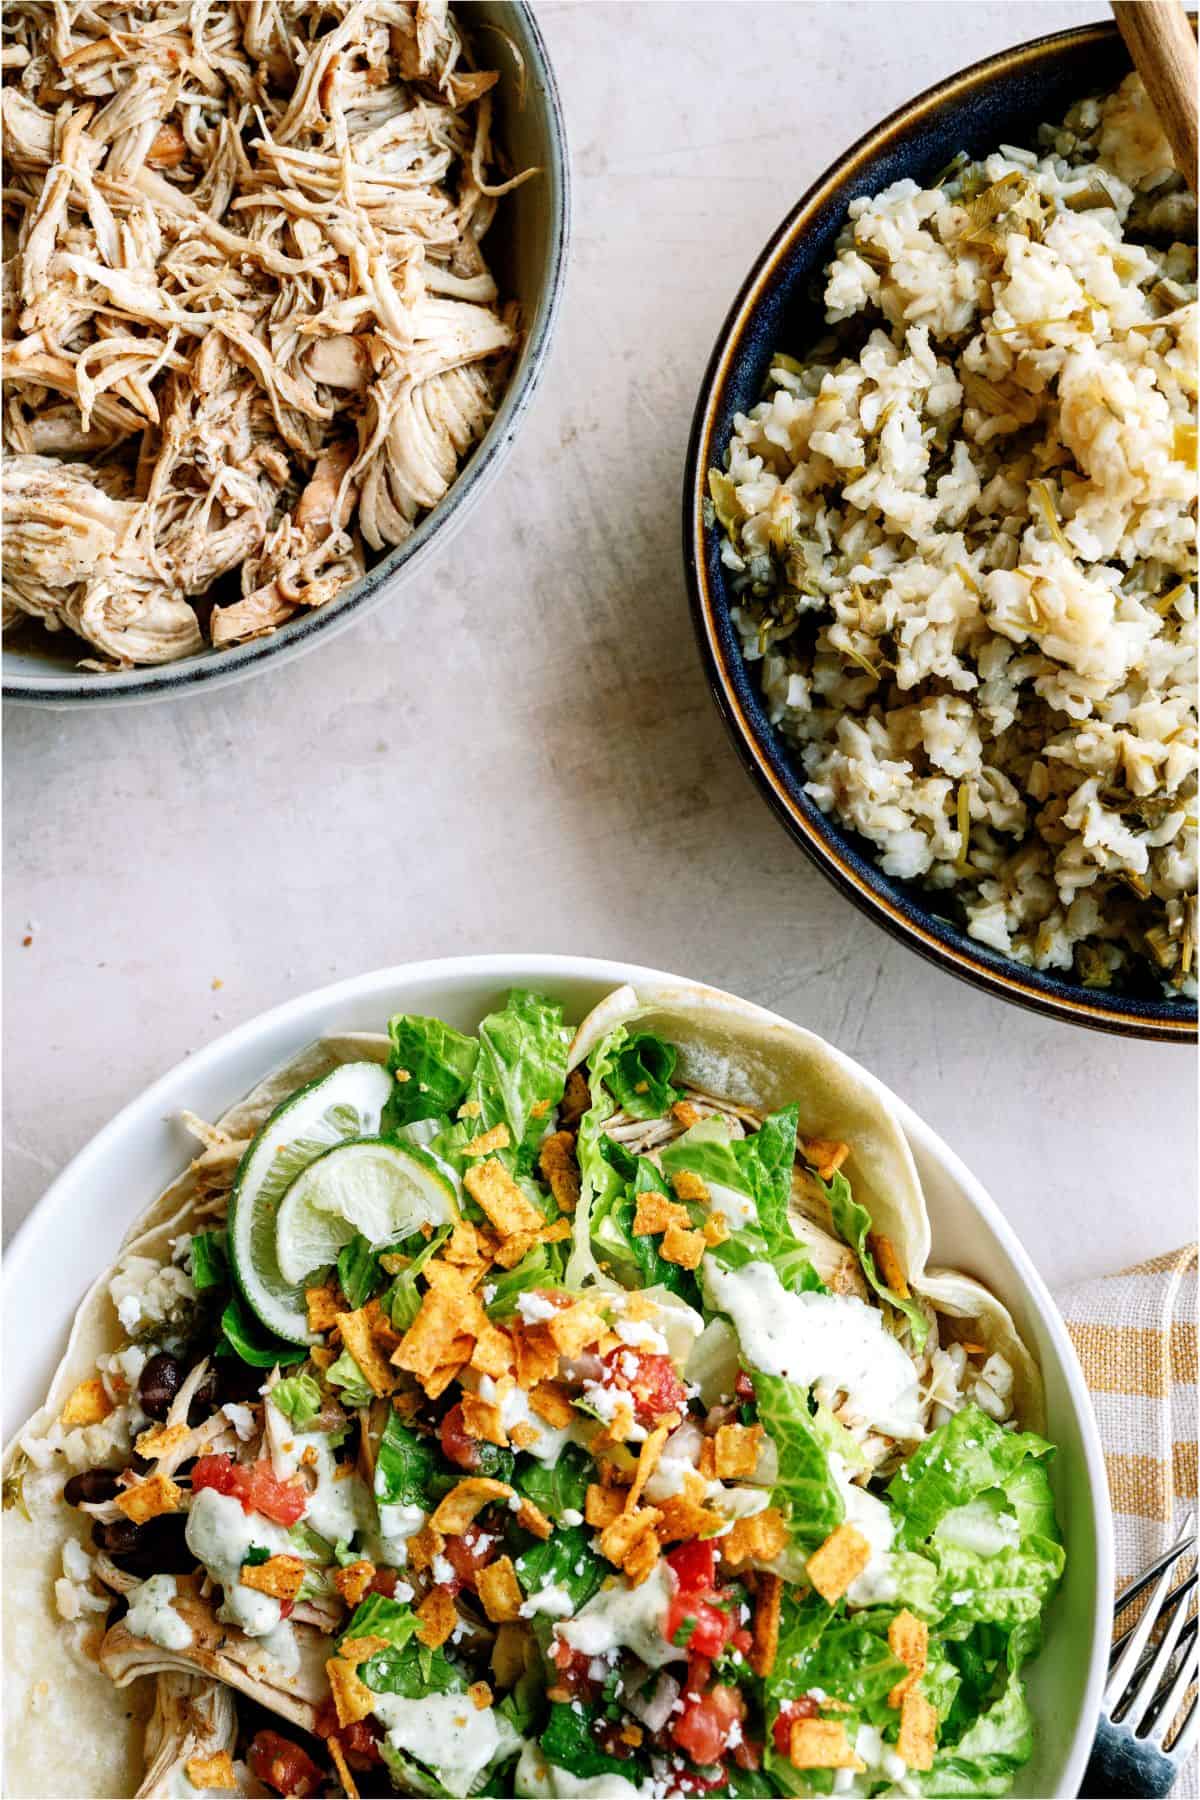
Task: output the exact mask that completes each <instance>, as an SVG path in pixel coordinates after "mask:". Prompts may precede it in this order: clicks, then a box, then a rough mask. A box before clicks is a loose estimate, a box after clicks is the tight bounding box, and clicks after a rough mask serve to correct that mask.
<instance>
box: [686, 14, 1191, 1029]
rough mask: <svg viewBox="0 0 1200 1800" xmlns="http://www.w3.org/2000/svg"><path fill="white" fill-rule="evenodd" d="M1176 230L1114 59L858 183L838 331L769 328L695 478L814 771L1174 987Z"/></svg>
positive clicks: (1183, 900)
mask: <svg viewBox="0 0 1200 1800" xmlns="http://www.w3.org/2000/svg"><path fill="white" fill-rule="evenodd" d="M1035 48H1036V47H1035ZM1194 240H1195V209H1194V203H1193V201H1192V199H1191V196H1190V195H1189V194H1188V193H1187V190H1186V188H1185V185H1184V183H1183V181H1182V180H1181V178H1180V177H1179V176H1178V175H1177V174H1176V173H1175V171H1174V169H1173V167H1172V164H1171V159H1170V154H1169V151H1168V148H1167V145H1166V142H1165V139H1164V138H1163V137H1162V135H1161V132H1160V131H1159V128H1158V125H1157V121H1156V119H1155V118H1154V115H1153V113H1152V110H1151V109H1150V106H1149V103H1148V101H1147V99H1146V96H1145V93H1144V91H1143V89H1142V87H1141V84H1140V82H1139V80H1138V79H1137V77H1136V76H1129V77H1128V78H1126V79H1125V80H1124V81H1122V82H1121V84H1120V85H1119V87H1117V88H1116V89H1115V91H1113V92H1110V93H1109V94H1107V95H1106V96H1105V97H1102V98H1099V99H1089V100H1084V101H1081V102H1078V103H1077V104H1075V105H1074V106H1073V107H1072V108H1071V109H1070V111H1069V112H1067V114H1066V117H1065V119H1063V121H1062V123H1060V124H1056V125H1051V126H1045V127H1043V128H1042V129H1041V131H1040V133H1039V134H1038V140H1037V148H1036V150H1023V149H1019V148H1014V147H1010V146H1003V145H1002V147H1000V148H997V149H996V150H995V151H994V152H993V153H991V154H989V155H987V156H985V157H984V158H982V159H981V160H979V161H968V160H967V159H966V158H965V157H959V158H958V159H956V162H955V163H954V164H952V165H951V167H950V168H949V169H948V170H947V171H946V172H945V173H944V175H943V176H942V178H941V179H940V180H937V181H936V182H934V183H932V184H931V185H928V186H922V185H921V184H919V183H918V182H917V181H914V180H911V179H903V180H899V181H895V182H893V183H892V185H890V186H889V187H887V188H885V189H884V190H883V191H882V192H880V193H878V194H876V195H875V196H874V197H862V198H859V199H856V200H854V201H853V202H852V203H851V205H850V208H849V216H848V218H847V219H846V221H845V223H844V225H843V228H842V230H841V232H840V235H839V236H838V238H837V241H836V245H835V248H834V254H833V257H832V260H831V261H829V262H828V264H827V267H826V269H825V272H824V279H823V296H822V299H823V311H824V316H825V321H826V324H827V327H828V330H829V335H828V336H827V337H826V338H825V339H824V340H823V341H821V342H820V343H818V344H816V345H815V346H813V347H812V348H810V349H809V350H808V353H807V354H806V355H804V356H803V357H802V358H799V359H798V358H797V357H794V356H792V355H788V354H785V353H784V346H782V345H779V346H777V348H776V352H775V354H774V356H773V359H772V361H771V363H770V369H769V377H768V380H767V384H766V390H765V393H764V394H763V397H762V399H761V401H760V402H759V404H757V405H755V406H753V407H750V408H748V409H747V410H745V411H739V412H737V413H736V414H735V416H734V420H733V430H732V435H731V438H730V441H729V444H728V449H727V452H726V454H725V456H724V458H723V459H720V461H721V462H722V463H723V466H712V467H710V468H709V470H708V490H709V496H710V497H709V501H708V504H707V506H706V515H707V522H708V524H709V526H710V528H711V530H712V531H714V532H716V533H717V534H719V537H720V556H721V562H722V564H723V569H724V578H725V584H726V588H727V591H730V592H731V593H732V598H733V610H732V617H733V620H734V623H735V625H736V628H737V632H738V634H739V639H740V647H741V651H742V654H743V655H744V657H745V658H746V659H747V660H748V661H749V662H751V663H752V664H754V665H756V670H755V673H756V674H757V676H758V677H759V678H760V681H761V687H762V690H763V694H764V696H765V700H766V705H767V712H768V716H769V719H770V722H771V724H772V725H773V726H774V727H775V728H776V730H777V731H778V732H779V733H780V734H781V735H782V738H783V740H784V742H785V744H786V745H787V747H788V750H789V753H790V754H791V756H792V758H793V759H794V760H795V761H796V762H798V763H799V765H800V768H801V771H802V775H803V781H804V787H805V792H806V793H807V795H808V796H809V797H810V799H811V800H812V801H813V802H815V805H816V806H817V807H818V808H819V809H820V810H821V812H822V813H823V814H825V815H828V816H829V817H830V818H831V819H833V820H835V821H836V822H837V823H838V824H839V825H840V826H841V827H842V828H843V829H845V830H848V831H850V832H853V833H856V834H857V835H858V837H859V839H860V840H865V841H866V843H867V845H868V846H869V847H870V851H871V854H872V857H873V860H874V862H875V863H876V866H877V867H878V868H879V869H881V870H882V872H883V874H884V875H885V876H887V877H889V878H892V879H894V880H896V881H898V882H914V883H918V884H920V886H921V888H922V889H923V891H924V896H925V899H924V903H925V904H926V905H927V906H929V907H930V909H931V910H932V911H933V912H934V913H935V914H944V915H949V916H950V917H951V918H952V920H953V922H954V923H955V924H957V925H958V926H959V927H961V928H962V929H964V930H965V933H966V935H967V936H968V937H969V938H970V939H972V940H974V942H975V943H976V944H978V945H982V946H986V947H988V948H989V949H991V950H993V951H996V952H999V953H1000V954H1001V955H1002V956H1004V957H1007V958H1012V959H1014V960H1015V961H1016V962H1018V963H1021V964H1024V965H1026V967H1029V968H1032V969H1034V970H1039V971H1066V972H1068V975H1067V979H1068V980H1072V981H1074V982H1075V983H1076V984H1078V985H1079V986H1081V987H1084V988H1089V989H1091V990H1093V991H1095V992H1097V993H1100V992H1102V991H1104V990H1110V991H1112V992H1114V993H1116V994H1119V993H1121V992H1123V991H1125V990H1132V991H1135V992H1136V991H1139V990H1140V991H1141V992H1146V991H1147V990H1149V991H1152V992H1153V991H1160V992H1166V993H1168V994H1170V995H1172V996H1175V997H1176V998H1182V997H1185V996H1190V995H1194V993H1195V951H1194V944H1195V931H1196V920H1195V886H1196V800H1195V790H1196V708H1195V678H1196V663H1195V634H1196V625H1195V617H1196V610H1195V601H1196V589H1195V570H1196V560H1195V500H1196V474H1195V471H1196V412H1195V402H1196V373H1195V370H1196V304H1195V293H1196V289H1195V273H1196V256H1195V249H1194ZM790 348H792V349H800V350H802V349H803V348H804V345H803V344H800V345H796V344H793V345H791V346H790ZM715 460H717V459H714V461H715Z"/></svg>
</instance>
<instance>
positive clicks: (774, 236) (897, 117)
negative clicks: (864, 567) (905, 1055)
mask: <svg viewBox="0 0 1200 1800" xmlns="http://www.w3.org/2000/svg"><path fill="white" fill-rule="evenodd" d="M1116 35H1117V27H1116V26H1115V24H1113V23H1112V22H1111V21H1107V22H1106V21H1095V22H1093V23H1091V24H1088V25H1080V26H1075V27H1073V28H1072V29H1070V30H1067V31H1058V32H1052V33H1050V34H1048V35H1046V36H1043V37H1039V38H1032V39H1030V40H1029V41H1028V42H1026V43H1023V44H1017V45H1014V46H1012V48H1010V49H1007V50H1001V51H998V52H996V53H994V54H993V55H991V56H988V57H984V58H982V59H981V60H980V61H978V62H975V63H971V64H969V65H968V66H967V67H966V68H963V69H959V70H957V71H955V72H954V73H952V74H950V75H948V76H946V77H945V78H944V79H943V80H941V81H938V82H935V83H934V84H933V85H932V86H931V87H928V88H926V89H924V90H923V91H922V92H921V93H919V94H916V95H914V96H913V98H912V99H911V100H908V101H906V102H905V103H904V104H903V105H902V106H899V107H897V108H896V109H895V111H893V112H891V113H889V114H888V115H887V117H886V118H884V119H881V120H880V122H879V123H878V124H877V125H875V126H872V127H871V129H870V130H868V131H866V132H864V133H863V134H862V136H861V137H859V138H857V139H856V140H855V142H854V143H852V144H851V145H849V146H848V148H847V149H846V150H845V151H843V152H842V154H841V155H840V156H838V157H837V158H835V160H834V161H833V162H832V163H831V164H829V166H828V167H827V168H826V169H824V170H823V171H822V173H821V174H820V175H819V176H818V177H817V179H816V180H815V181H814V182H813V183H812V184H811V186H810V187H809V188H808V189H806V191H805V192H804V193H803V194H802V195H801V197H800V199H799V200H798V201H797V202H796V204H795V205H794V206H793V207H792V208H791V209H790V210H789V212H788V213H787V215H786V217H785V218H784V219H783V220H782V221H781V223H780V224H779V225H778V226H777V227H776V229H775V230H774V231H773V232H772V233H771V236H770V237H769V239H768V240H767V243H766V245H765V247H764V248H763V250H762V251H761V252H760V254H759V255H758V256H757V257H756V258H755V261H754V263H753V265H752V267H751V269H750V271H749V273H748V275H747V276H746V278H745V280H744V281H743V283H742V285H741V287H740V288H739V289H738V292H737V294H736V295H735V297H734V299H733V302H732V304H731V306H730V307H729V310H728V312H727V313H726V316H725V319H724V321H723V322H722V325H721V328H720V330H719V332H718V334H717V338H716V342H715V344H714V346H713V350H712V354H711V356H710V358H709V361H708V364H707V366H706V368H705V371H704V376H703V380H702V385H701V388H700V393H699V397H698V399H697V401H696V408H695V412H694V414H693V418H692V428H691V435H690V439H689V442H688V449H687V457H686V461H685V465H684V482H683V560H684V570H685V574H686V578H687V586H688V598H689V601H690V606H691V614H692V624H693V627H694V629H695V633H696V638H697V642H698V644H699V647H700V652H701V657H702V660H703V662H704V665H705V673H706V674H707V676H708V682H709V688H710V691H711V693H712V696H713V699H714V700H715V702H716V706H717V711H718V712H719V713H720V715H721V718H722V721H723V722H724V724H725V727H726V730H727V731H728V732H729V735H730V737H731V738H732V740H733V744H734V748H735V749H736V750H737V752H738V755H739V757H740V759H741V761H742V763H743V765H744V766H745V768H746V769H747V771H748V772H749V774H750V775H751V776H752V778H753V780H754V782H755V785H756V786H757V787H758V788H759V790H760V791H761V793H762V794H763V796H764V798H765V799H766V800H767V803H768V804H769V806H770V807H771V810H772V811H773V812H774V813H775V815H776V817H777V818H778V819H779V820H780V822H781V823H782V824H783V826H784V827H785V829H786V830H787V832H788V834H789V836H790V837H791V838H792V839H793V841H794V842H795V843H796V844H797V845H798V846H799V848H800V849H801V850H803V851H804V852H805V854H806V855H807V856H808V857H809V858H810V860H811V861H812V862H814V863H815V864H816V866H817V868H818V869H819V870H820V871H821V873H822V874H823V875H824V876H825V877H826V878H827V880H829V881H831V882H833V884H834V886H835V887H837V888H838V890H839V891H840V892H841V893H842V894H843V895H844V896H846V897H847V898H848V899H850V900H851V901H853V902H854V904H855V905H856V906H858V907H859V909H860V910H861V911H862V912H864V913H865V914H867V916H868V917H870V918H871V919H873V920H874V921H875V923H876V924H877V925H880V926H882V927H883V929H884V930H885V931H887V932H889V933H890V935H891V936H892V937H894V938H896V939H897V940H898V941H899V942H900V943H902V944H905V945H906V946H907V947H908V948H909V949H910V950H915V951H916V952H917V953H918V955H920V956H923V957H925V958H926V960H927V961H929V962H932V963H934V964H935V965H936V966H937V967H938V968H940V969H942V970H944V971H945V972H946V973H947V974H951V975H956V976H958V977H959V979H960V980H963V981H966V982H969V983H970V984H971V985H972V986H974V987H978V988H981V989H982V990H983V991H984V992H985V993H989V994H991V995H992V996H993V997H999V998H1001V999H1004V1000H1007V1001H1009V1002H1010V1003H1011V1004H1013V1005H1016V1006H1022V1007H1024V1008H1025V1009H1026V1010H1028V1011H1034V1012H1040V1013H1041V1014H1043V1016H1045V1017H1047V1018H1052V1019H1057V1020H1059V1021H1060V1022H1062V1023H1066V1024H1072V1025H1083V1026H1088V1027H1090V1028H1091V1029H1093V1030H1096V1031H1105V1032H1109V1033H1112V1034H1114V1035H1118V1036H1123V1037H1139V1038H1153V1039H1158V1040H1160V1041H1166V1042H1182V1043H1194V1042H1195V1041H1196V1035H1197V1021H1196V1014H1195V1011H1194V1009H1190V1010H1185V1009H1184V1006H1183V1005H1182V1004H1180V1005H1178V1006H1176V1005H1174V1004H1173V1003H1172V1002H1170V1001H1169V1000H1166V999H1164V1000H1162V1001H1154V1000H1147V999H1137V1000H1133V1001H1132V1002H1129V1003H1127V1004H1121V1003H1119V1002H1118V1003H1116V1004H1113V1003H1111V1002H1110V1003H1105V1001H1104V1000H1103V998H1102V996H1101V994H1100V993H1099V992H1097V993H1095V994H1093V993H1092V991H1091V990H1084V989H1081V988H1077V987H1075V986H1073V985H1072V986H1068V985H1066V984H1062V985H1061V986H1059V985H1058V984H1054V985H1053V986H1052V985H1051V984H1050V983H1048V982H1044V981H1043V980H1041V979H1038V972H1037V971H1034V970H1026V969H1025V968H1024V966H1023V965H1022V964H1020V963H1017V962H1013V961H1009V960H1007V959H1006V962H1005V966H1004V967H1002V968H1001V967H999V966H997V965H995V964H993V963H992V962H991V961H990V960H988V959H987V958H986V957H985V956H984V955H983V954H982V953H979V954H977V953H975V952H974V951H973V949H972V947H971V946H970V945H969V944H968V943H967V942H966V940H965V937H964V934H963V933H961V932H957V931H955V932H954V933H953V935H952V936H951V935H950V928H946V929H945V930H939V929H937V928H936V925H935V922H934V921H932V920H931V921H930V923H929V924H928V925H926V924H925V923H924V922H923V921H922V920H920V919H918V918H917V917H916V916H915V909H914V908H912V907H911V906H910V905H906V904H903V903H902V901H901V900H899V899H897V897H895V896H894V895H892V894H891V893H890V892H881V891H879V890H877V889H876V888H875V887H874V886H870V885H868V884H867V883H865V882H864V881H863V880H862V878H861V877H860V876H859V875H858V874H857V872H856V871H855V869H854V868H853V867H852V866H851V864H850V863H849V862H847V861H846V860H844V858H843V857H842V855H841V853H840V851H839V849H838V847H837V845H836V844H834V843H833V842H831V841H830V839H829V838H828V837H827V836H826V835H825V834H823V833H821V832H819V831H818V830H817V829H816V828H815V827H814V826H812V825H811V824H810V823H809V821H808V820H807V819H806V818H805V816H804V815H803V813H802V812H801V811H800V810H799V808H798V806H797V805H796V802H795V800H794V798H793V796H792V794H791V793H790V792H789V791H788V789H787V787H786V785H785V784H784V782H783V781H782V779H781V778H780V776H779V775H778V774H777V772H776V770H775V769H774V767H773V766H772V764H773V762H775V761H777V760H780V757H779V756H772V753H771V747H770V746H769V745H766V744H763V743H761V742H760V740H759V736H758V733H757V732H756V729H755V726H754V724H753V722H752V721H751V720H750V719H748V718H747V717H746V716H745V714H744V712H743V710H742V706H741V702H740V700H739V698H738V695H737V691H736V686H735V683H734V680H733V678H732V676H731V675H730V673H729V671H728V669H727V666H726V660H725V655H724V650H723V646H722V645H721V643H720V641H719V638H718V636H717V633H716V630H715V626H714V623H713V615H714V613H715V611H716V610H717V606H718V601H717V599H716V597H714V595H713V594H712V593H711V592H710V587H709V582H708V575H707V569H706V563H705V555H704V549H705V537H704V533H705V529H706V528H705V525H704V518H703V501H704V495H705V485H704V484H705V475H706V471H707V467H708V457H709V444H710V441H711V437H712V432H713V427H714V423H715V401H716V398H717V392H718V388H719V386H720V385H721V383H722V380H723V377H724V373H725V369H726V366H727V364H728V362H729V359H730V358H731V357H732V355H733V354H734V353H735V352H736V348H737V345H738V343H739V341H740V339H741V336H742V333H743V331H744V329H745V327H746V325H747V323H748V320H749V318H750V316H751V313H752V310H753V307H754V304H755V302H756V300H757V298H758V296H759V293H760V291H761V289H762V287H763V285H764V283H765V282H767V281H768V280H769V279H770V275H771V271H772V269H773V268H774V266H775V264H776V262H777V261H778V259H779V257H780V256H781V255H782V254H783V252H784V251H785V250H786V249H787V248H788V246H789V245H790V244H791V243H792V241H793V240H794V238H795V237H796V235H797V233H798V232H799V231H801V230H803V228H804V220H805V216H806V215H807V213H808V212H809V211H810V210H811V208H812V206H813V205H814V203H815V202H816V201H817V200H818V198H820V197H821V196H822V194H823V193H825V192H826V191H827V190H828V189H829V188H830V187H832V186H834V185H836V183H837V182H838V181H839V180H841V179H842V177H843V175H844V173H846V172H848V169H849V167H850V166H851V165H853V164H854V163H855V162H856V161H857V160H859V159H860V158H861V157H862V156H863V155H865V154H867V153H868V152H870V151H871V150H872V149H873V148H874V147H875V146H876V145H877V144H878V143H879V142H880V141H881V140H882V139H884V138H886V137H887V135H888V134H889V133H890V132H892V131H894V130H895V129H897V128H898V127H900V126H901V125H903V124H905V123H906V122H907V121H908V120H909V119H911V118H912V116H913V115H914V114H915V113H916V114H919V113H920V112H923V111H926V110H928V108H929V107H930V106H932V105H934V104H936V103H938V102H940V101H942V100H944V99H945V98H947V97H949V96H950V95H952V94H954V93H955V92H956V91H963V90H969V89H970V88H972V87H974V86H977V85H978V84H979V82H980V81H982V80H983V79H985V78H986V77H987V76H989V75H991V74H993V73H995V72H998V71H999V70H1000V69H1002V68H1003V67H1004V66H1005V65H1011V64H1014V63H1019V62H1026V61H1035V60H1040V59H1041V58H1043V57H1046V56H1050V55H1052V54H1053V52H1054V50H1055V49H1056V48H1057V47H1059V46H1060V45H1064V44H1068V43H1078V42H1080V41H1081V40H1082V41H1086V40H1088V39H1093V40H1099V39H1101V38H1106V39H1111V38H1114V37H1115V36H1116ZM781 754H782V753H780V755H781ZM879 879H880V882H881V883H883V882H886V877H883V876H880V878H879Z"/></svg>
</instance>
